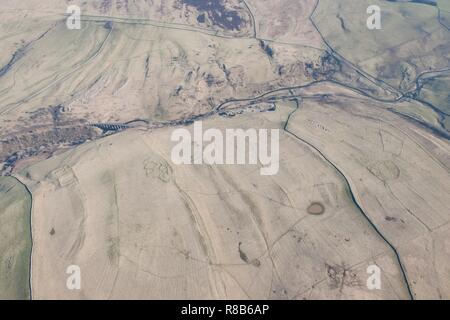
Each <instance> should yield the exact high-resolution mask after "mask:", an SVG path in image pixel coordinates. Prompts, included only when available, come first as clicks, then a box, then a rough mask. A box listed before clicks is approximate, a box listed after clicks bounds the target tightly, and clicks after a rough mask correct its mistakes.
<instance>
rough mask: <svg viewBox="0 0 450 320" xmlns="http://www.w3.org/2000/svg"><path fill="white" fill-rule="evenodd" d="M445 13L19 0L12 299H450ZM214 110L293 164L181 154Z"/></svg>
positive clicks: (6, 89)
mask: <svg viewBox="0 0 450 320" xmlns="http://www.w3.org/2000/svg"><path fill="white" fill-rule="evenodd" d="M69 4H78V5H80V8H81V10H82V17H81V29H79V30H70V29H68V28H67V25H66V18H67V16H66V9H67V6H68V5H69ZM369 4H378V5H380V7H381V9H382V12H383V19H382V22H383V29H382V30H377V31H368V29H367V28H366V18H367V14H366V9H367V6H368V5H369ZM445 10H446V6H445V4H444V5H443V4H442V2H441V1H439V3H438V6H431V5H425V4H418V3H409V2H395V1H366V0H361V1H350V0H314V1H313V0H304V1H300V2H299V1H290V0H282V1H268V0H245V1H237V0H232V1H216V2H206V1H205V2H201V1H196V0H168V1H160V0H155V1H146V0H139V1H126V0H99V1H87V2H77V1H56V0H46V1H37V0H30V1H27V2H20V3H14V2H10V1H3V0H0V49H1V50H0V170H1V171H0V173H1V175H6V176H8V175H12V176H13V177H16V178H18V179H19V180H16V179H15V178H13V177H0V239H2V241H0V293H1V294H0V298H12V299H20V298H22V299H26V298H32V299H410V298H416V299H450V281H449V279H448V274H450V267H449V264H448V262H449V261H450V240H449V229H448V226H449V224H448V222H449V220H450V203H449V194H450V182H449V181H450V179H449V175H450V170H449V168H450V145H449V138H450V133H449V132H448V128H449V123H450V122H449V117H448V110H449V105H450V103H449V101H448V94H447V93H448V92H446V90H447V89H448V88H449V84H448V72H449V70H450V56H449V50H448V49H449V46H450V38H449V37H450V36H449V30H448V29H446V27H445V24H446V21H447V16H448V15H447V13H446V11H445ZM449 21H450V20H449ZM447 91H448V90H447ZM195 120H202V121H203V126H204V129H206V128H216V129H219V130H221V131H224V130H226V129H230V128H241V129H249V128H255V129H279V130H280V154H279V159H280V161H279V168H280V169H279V172H278V173H277V174H276V175H274V176H263V175H261V174H260V170H259V169H260V166H259V165H175V164H174V163H173V161H172V159H171V151H172V147H173V146H174V145H175V143H174V142H172V141H171V140H170V138H171V134H172V132H173V130H175V129H177V128H186V129H188V130H190V131H192V130H193V124H192V123H193V122H194V121H195ZM22 183H23V184H22ZM25 186H26V187H25ZM27 188H29V190H30V191H31V195H30V194H29V193H28V190H27ZM30 219H31V221H32V224H31V230H29V228H30ZM27 228H28V229H27ZM31 249H32V252H31ZM30 255H31V258H30ZM70 265H78V266H80V268H81V290H69V289H68V287H67V286H66V281H67V278H68V274H67V273H66V270H67V268H68V267H69V266H70ZM373 265H376V266H378V267H379V268H380V270H381V284H382V285H381V290H369V288H368V287H367V285H366V281H367V279H368V277H369V274H368V273H367V270H368V269H367V268H368V267H370V266H373ZM30 267H31V269H30ZM30 292H31V297H30V296H29V295H30Z"/></svg>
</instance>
